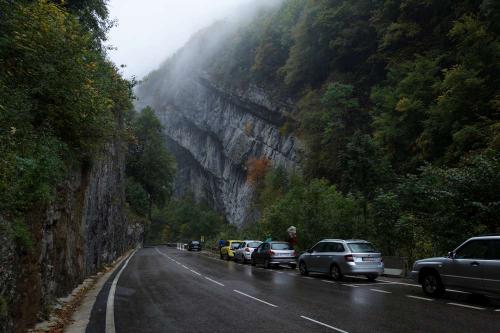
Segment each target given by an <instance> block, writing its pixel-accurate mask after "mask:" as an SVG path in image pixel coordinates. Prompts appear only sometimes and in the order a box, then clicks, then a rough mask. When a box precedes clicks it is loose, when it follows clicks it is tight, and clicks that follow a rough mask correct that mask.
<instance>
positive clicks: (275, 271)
mask: <svg viewBox="0 0 500 333" xmlns="http://www.w3.org/2000/svg"><path fill="white" fill-rule="evenodd" d="M275 272H276V273H278V274H283V273H285V272H280V271H275Z"/></svg>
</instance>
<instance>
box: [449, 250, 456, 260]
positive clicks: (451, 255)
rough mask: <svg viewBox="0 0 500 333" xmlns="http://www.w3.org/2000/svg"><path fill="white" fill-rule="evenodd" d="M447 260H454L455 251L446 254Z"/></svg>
mask: <svg viewBox="0 0 500 333" xmlns="http://www.w3.org/2000/svg"><path fill="white" fill-rule="evenodd" d="M448 258H450V259H455V251H450V252H448Z"/></svg>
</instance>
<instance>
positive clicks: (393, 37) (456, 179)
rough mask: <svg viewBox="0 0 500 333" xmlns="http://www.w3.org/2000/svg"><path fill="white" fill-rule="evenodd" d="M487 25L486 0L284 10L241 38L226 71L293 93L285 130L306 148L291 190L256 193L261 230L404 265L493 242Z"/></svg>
mask: <svg viewBox="0 0 500 333" xmlns="http://www.w3.org/2000/svg"><path fill="white" fill-rule="evenodd" d="M499 15H500V6H499V4H498V2H496V1H489V0H485V1H442V0H439V1H413V0H402V1H392V0H385V1H383V0H380V1H377V0H375V1H363V0H360V1H351V0H350V1H318V0H310V1H294V0H289V1H285V2H284V4H283V6H282V7H281V8H280V9H279V10H277V11H276V12H274V13H272V14H270V15H269V16H267V17H264V18H262V21H261V22H257V23H256V25H255V26H254V27H250V28H249V29H247V30H246V31H245V33H246V34H248V37H247V38H245V42H244V43H242V42H240V43H236V44H235V45H234V49H235V50H238V49H241V48H243V47H245V48H246V49H247V50H251V52H249V54H251V55H252V56H251V57H248V58H247V59H246V60H245V62H242V63H240V65H239V66H238V67H236V66H235V67H234V68H229V71H230V73H231V72H234V71H241V70H242V68H245V71H246V72H247V73H249V80H250V81H253V82H257V83H260V84H263V85H266V86H268V87H272V85H274V82H275V83H276V84H277V85H278V87H279V90H280V91H277V93H280V94H283V93H285V94H289V95H291V96H294V97H295V99H296V103H297V105H298V109H299V111H298V113H297V114H293V115H290V120H289V123H288V124H287V126H286V130H293V131H296V132H297V133H299V135H300V136H301V138H302V139H303V140H304V141H305V143H306V145H307V150H306V155H305V157H306V159H305V163H304V164H303V171H304V172H303V179H300V180H296V181H294V180H293V177H292V179H290V178H289V177H284V176H281V177H280V173H279V172H277V171H272V172H270V173H269V174H268V176H267V177H266V178H265V180H264V181H263V182H262V185H260V186H262V191H261V195H260V197H261V202H262V204H261V207H262V209H263V210H264V217H263V219H262V221H261V222H262V224H263V225H262V228H264V229H266V231H272V232H273V233H278V232H279V231H280V230H281V232H282V230H284V229H285V228H286V225H290V224H293V225H297V226H299V230H300V229H302V230H303V234H304V236H303V237H304V239H303V242H302V244H303V245H306V244H307V245H309V244H311V242H313V241H314V240H315V239H318V237H321V236H320V235H322V234H323V235H331V236H335V237H367V238H371V239H373V240H376V242H377V243H378V246H379V247H380V248H382V249H383V250H384V252H385V253H386V254H393V253H398V254H403V255H407V256H410V257H415V256H421V255H427V254H437V253H443V252H446V251H447V250H449V249H451V248H452V247H453V246H455V245H456V244H457V243H459V242H460V241H461V240H463V239H465V238H467V237H469V236H471V235H474V234H480V233H487V232H495V231H497V232H498V228H499V227H500V220H499V217H498V216H499V214H498V213H499V209H500V206H499V205H500V197H499V192H498V189H499V188H500V172H499V171H500V161H499V148H500V141H499V140H500V117H499V116H500V107H499V105H500V104H499V102H500V84H499V83H500V81H499V77H500V76H499V75H500V25H499V23H498V22H499V18H500V16H499ZM247 42H251V45H250V46H249V45H248V44H245V43H247ZM236 52H237V51H236ZM228 76H232V77H238V76H237V75H234V74H230V75H228ZM269 83H271V84H269ZM315 179H321V180H315ZM334 186H335V188H334ZM271 193H272V195H270V194H271ZM276 197H278V198H279V199H277V200H276V199H275V200H273V199H271V198H276ZM272 201H275V203H274V204H271V205H270V204H269V202H272ZM267 229H268V230H267ZM307 245H306V246H307ZM415 251H417V252H415Z"/></svg>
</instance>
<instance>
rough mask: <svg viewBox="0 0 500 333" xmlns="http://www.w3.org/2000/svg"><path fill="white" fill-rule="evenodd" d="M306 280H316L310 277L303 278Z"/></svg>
mask: <svg viewBox="0 0 500 333" xmlns="http://www.w3.org/2000/svg"><path fill="white" fill-rule="evenodd" d="M303 278H304V279H309V280H314V278H312V277H310V276H303Z"/></svg>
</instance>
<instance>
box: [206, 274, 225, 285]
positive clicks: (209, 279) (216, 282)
mask: <svg viewBox="0 0 500 333" xmlns="http://www.w3.org/2000/svg"><path fill="white" fill-rule="evenodd" d="M205 279H207V280H208V281H210V282H213V283H215V284H218V285H219V286H221V287H224V285H223V284H222V283H220V282H218V281H215V280H212V279H211V278H209V277H208V276H205Z"/></svg>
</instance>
